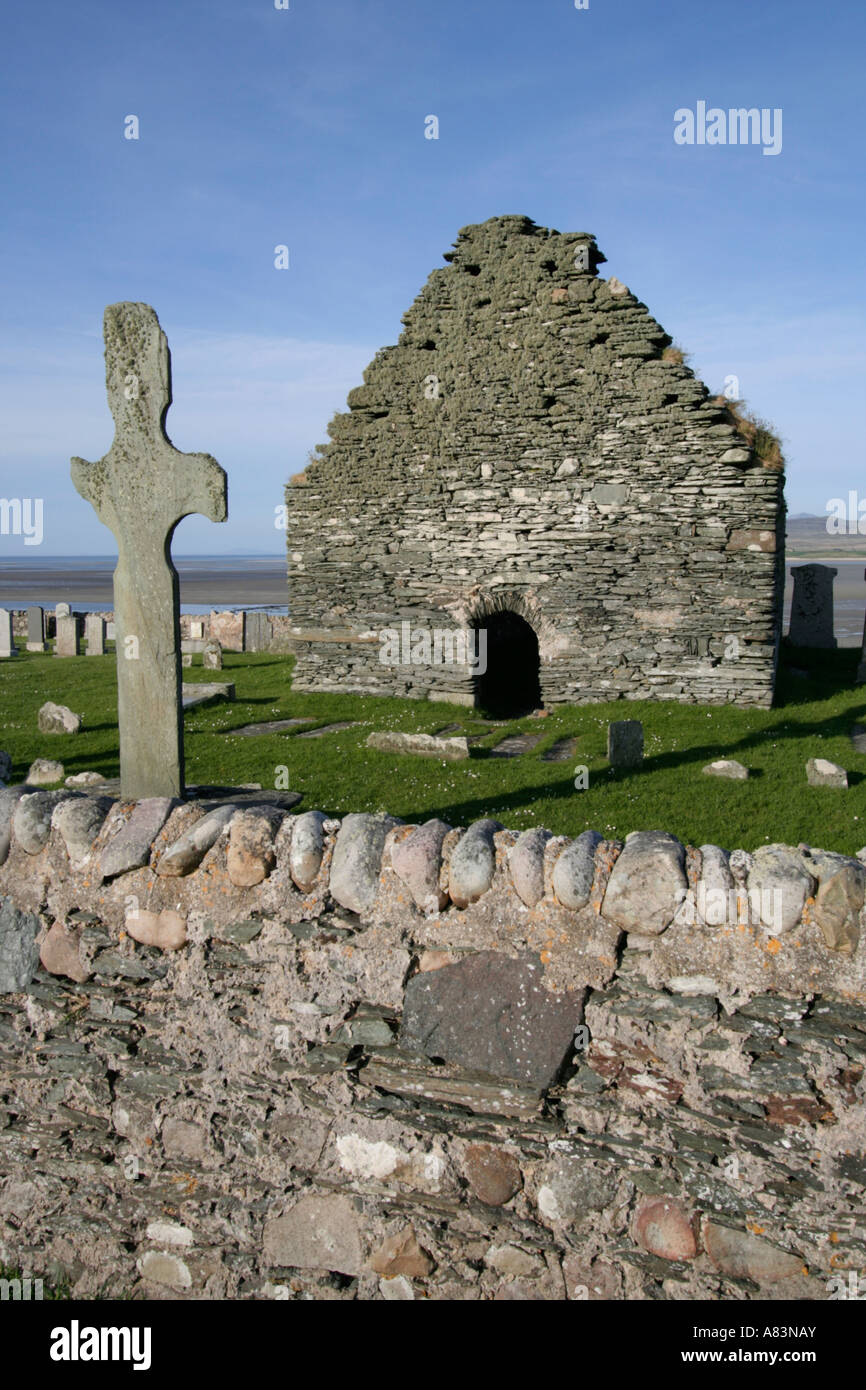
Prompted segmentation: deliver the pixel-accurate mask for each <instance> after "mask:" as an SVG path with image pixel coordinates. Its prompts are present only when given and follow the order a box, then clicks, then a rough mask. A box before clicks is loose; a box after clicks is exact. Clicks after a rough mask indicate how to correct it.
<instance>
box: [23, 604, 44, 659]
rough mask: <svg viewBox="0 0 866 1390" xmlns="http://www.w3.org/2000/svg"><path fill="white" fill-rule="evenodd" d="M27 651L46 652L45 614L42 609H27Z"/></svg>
mask: <svg viewBox="0 0 866 1390" xmlns="http://www.w3.org/2000/svg"><path fill="white" fill-rule="evenodd" d="M27 650H28V652H44V651H45V614H44V612H43V610H42V609H41V608H35V607H34V608H28V609H27Z"/></svg>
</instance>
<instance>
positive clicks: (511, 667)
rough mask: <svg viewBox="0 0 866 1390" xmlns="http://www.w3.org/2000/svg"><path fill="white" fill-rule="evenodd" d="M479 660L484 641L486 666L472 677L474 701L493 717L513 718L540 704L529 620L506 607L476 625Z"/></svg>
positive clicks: (535, 645)
mask: <svg viewBox="0 0 866 1390" xmlns="http://www.w3.org/2000/svg"><path fill="white" fill-rule="evenodd" d="M475 629H476V632H477V633H478V637H477V639H476V640H477V642H478V646H477V648H476V651H477V653H478V658H479V663H480V664H482V663H481V660H480V659H481V657H482V656H483V655H484V647H483V641H484V639H483V637H482V634H483V633H486V634H487V637H486V641H487V669H486V670H485V671H481V672H479V674H478V675H477V676H476V677H475V701H476V704H477V705H479V706H480V707H481V708H482V709H483V710H485V711H486V712H487V713H488V714H489V715H491V717H492V718H494V719H516V718H517V717H518V716H520V715H523V714H531V712H532V711H533V710H534V709H538V708H539V706H540V705H541V681H540V663H539V657H538V638H537V637H536V635H535V633H534V632H533V630H532V628H531V627H530V626H529V623H528V622H526V620H525V619H524V618H521V617H520V614H519V613H512V612H511V611H510V610H509V609H506V610H505V611H504V612H502V613H490V614H488V616H487V617H486V618H482V619H481V620H480V621H479V622H477V623H476V624H475Z"/></svg>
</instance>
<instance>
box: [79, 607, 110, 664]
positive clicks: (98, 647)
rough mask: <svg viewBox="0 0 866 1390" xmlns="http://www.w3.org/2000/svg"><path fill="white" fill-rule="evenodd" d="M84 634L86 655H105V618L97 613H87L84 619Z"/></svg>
mask: <svg viewBox="0 0 866 1390" xmlns="http://www.w3.org/2000/svg"><path fill="white" fill-rule="evenodd" d="M84 636H85V639H86V641H87V655H88V656H104V655H105V619H104V618H103V617H102V616H101V614H99V613H88V615H87V617H86V618H85V620H84Z"/></svg>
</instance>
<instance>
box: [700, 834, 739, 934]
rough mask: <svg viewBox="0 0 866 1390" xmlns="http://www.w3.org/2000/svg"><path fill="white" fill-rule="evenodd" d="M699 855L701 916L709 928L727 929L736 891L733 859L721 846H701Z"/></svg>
mask: <svg viewBox="0 0 866 1390" xmlns="http://www.w3.org/2000/svg"><path fill="white" fill-rule="evenodd" d="M700 854H701V876H700V878H699V879H698V885H697V906H698V916H699V917H700V919H701V921H702V922H704V923H705V924H706V925H707V926H709V927H721V926H725V925H726V924H727V923H728V922H729V920H730V916H731V913H730V907H731V892H732V890H734V889H735V887H736V885H735V883H734V875H733V874H732V873H731V863H730V860H731V856H730V855H729V854H728V853H727V851H726V850H723V849H720V848H719V846H718V845H701V849H700Z"/></svg>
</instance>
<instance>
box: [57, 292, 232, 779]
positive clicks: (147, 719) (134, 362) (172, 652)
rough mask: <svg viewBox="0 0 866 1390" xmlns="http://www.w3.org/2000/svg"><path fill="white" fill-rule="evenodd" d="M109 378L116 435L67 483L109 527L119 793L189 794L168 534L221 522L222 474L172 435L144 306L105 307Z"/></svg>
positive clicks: (167, 366) (166, 360) (167, 390)
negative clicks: (202, 522)
mask: <svg viewBox="0 0 866 1390" xmlns="http://www.w3.org/2000/svg"><path fill="white" fill-rule="evenodd" d="M104 332H105V369H106V371H105V379H106V390H107V393H108V403H109V406H110V408H111V413H112V415H113V416H114V422H115V434H114V441H113V443H112V446H111V448H110V449H109V451H108V453H107V454H106V455H105V456H104V458H102V459H100V460H99V461H98V462H97V463H87V462H86V461H85V460H84V459H80V458H73V460H72V481H73V483H74V484H75V487H76V489H77V490H78V492H79V493H80V494H81V496H82V497H84V498H85V499H86V501H88V502H90V503H91V505H92V506H93V508H94V510H95V511H96V514H97V516H98V517H99V519H100V521H102V522H104V524H105V525H106V526H108V527H109V528H110V529H111V530H112V531H113V532H114V536H115V539H116V541H117V549H118V559H117V568H116V569H115V571H114V609H115V622H116V625H117V638H116V641H117V707H118V724H119V728H120V776H121V792H122V795H123V797H124V799H126V800H139V799H141V798H148V797H166V796H168V797H172V796H179V795H182V794H183V791H184V778H183V712H182V707H181V690H180V687H181V676H180V671H181V665H180V602H179V589H178V577H177V570H176V569H175V567H174V565H173V564H172V561H171V554H170V544H171V537H172V534H173V532H174V529H175V527H176V526H177V523H178V522H179V521H180V520H181V519H182V518H183V517H185V516H189V515H191V514H192V513H194V512H200V513H202V514H203V515H204V516H206V517H208V518H209V519H210V520H211V521H225V519H226V516H227V514H228V507H227V502H226V475H225V473H224V472H223V470H222V468H220V466H219V464H218V463H217V461H216V459H214V458H211V456H210V454H182V453H180V452H179V451H178V450H177V449H175V447H174V445H173V444H172V443H171V440H170V439H169V438H168V436H167V434H166V433H165V426H164V420H165V414H166V411H167V410H168V407H169V406H170V405H171V399H172V396H171V359H170V357H169V351H168V342H167V341H166V337H165V334H164V333H163V331H162V329H161V328H160V326H159V320H158V318H157V316H156V314H155V313H154V311H153V309H152V308H151V307H150V305H148V304H130V303H122V304H110V305H109V306H108V308H107V309H106V311H105V320H104Z"/></svg>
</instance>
